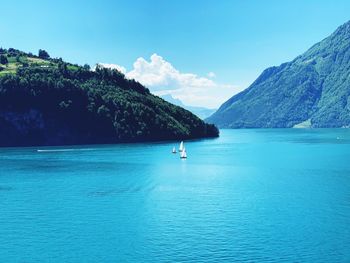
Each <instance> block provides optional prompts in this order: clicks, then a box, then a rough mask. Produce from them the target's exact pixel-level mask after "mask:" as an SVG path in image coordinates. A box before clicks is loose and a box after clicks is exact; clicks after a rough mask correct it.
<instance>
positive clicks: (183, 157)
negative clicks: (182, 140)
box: [180, 148, 187, 159]
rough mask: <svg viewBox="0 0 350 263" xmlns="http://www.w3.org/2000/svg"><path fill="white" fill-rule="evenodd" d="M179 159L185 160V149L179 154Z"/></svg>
mask: <svg viewBox="0 0 350 263" xmlns="http://www.w3.org/2000/svg"><path fill="white" fill-rule="evenodd" d="M180 157H181V159H186V158H187V153H186V149H185V148H183V151H182V152H181V156H180Z"/></svg>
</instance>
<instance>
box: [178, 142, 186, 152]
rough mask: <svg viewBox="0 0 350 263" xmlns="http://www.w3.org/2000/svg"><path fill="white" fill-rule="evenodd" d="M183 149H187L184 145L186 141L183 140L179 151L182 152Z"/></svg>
mask: <svg viewBox="0 0 350 263" xmlns="http://www.w3.org/2000/svg"><path fill="white" fill-rule="evenodd" d="M183 149H185V147H184V142H183V141H181V143H180V147H179V152H182V151H183Z"/></svg>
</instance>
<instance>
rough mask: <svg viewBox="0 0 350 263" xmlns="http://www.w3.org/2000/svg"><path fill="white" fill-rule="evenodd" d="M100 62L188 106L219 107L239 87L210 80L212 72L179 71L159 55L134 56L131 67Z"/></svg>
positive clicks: (212, 76)
mask: <svg viewBox="0 0 350 263" xmlns="http://www.w3.org/2000/svg"><path fill="white" fill-rule="evenodd" d="M99 64H101V65H102V66H106V67H109V68H116V69H118V70H119V71H121V72H123V73H124V74H125V76H126V77H127V78H129V79H135V80H137V81H139V82H140V83H141V84H143V85H145V86H146V87H147V88H149V89H150V91H151V92H152V93H154V94H156V95H165V94H170V95H172V96H173V97H174V98H177V99H180V100H181V101H182V102H183V103H184V104H186V105H189V106H203V107H209V108H215V107H219V106H220V105H221V104H222V103H223V102H224V101H226V100H227V99H229V98H230V97H231V96H232V95H234V94H235V93H237V92H239V91H240V89H239V88H238V87H236V86H233V85H225V84H219V83H216V82H214V81H213V80H212V79H209V78H214V77H215V76H216V75H215V73H213V72H209V73H208V77H209V78H206V77H200V76H198V75H196V74H193V73H182V72H180V71H179V70H177V69H176V68H175V67H174V66H173V65H172V64H171V63H169V62H168V61H166V60H165V59H164V58H163V57H161V56H159V55H157V54H153V55H152V56H151V58H150V61H147V60H145V59H144V58H142V57H140V58H138V59H137V60H136V61H135V62H134V64H133V69H132V70H131V71H127V70H126V69H125V68H124V67H122V66H119V65H115V64H105V63H99Z"/></svg>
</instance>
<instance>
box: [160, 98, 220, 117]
mask: <svg viewBox="0 0 350 263" xmlns="http://www.w3.org/2000/svg"><path fill="white" fill-rule="evenodd" d="M160 97H161V98H162V99H164V100H166V101H168V102H170V103H172V104H174V105H176V106H180V107H182V108H184V109H186V110H189V111H190V112H192V113H193V114H195V115H197V116H198V117H199V118H201V119H202V120H203V119H205V118H207V117H209V116H210V115H212V114H213V113H214V112H215V111H216V109H209V108H205V107H196V106H188V105H185V104H183V102H182V101H181V100H179V99H176V98H174V97H173V96H171V95H170V94H167V95H163V96H160Z"/></svg>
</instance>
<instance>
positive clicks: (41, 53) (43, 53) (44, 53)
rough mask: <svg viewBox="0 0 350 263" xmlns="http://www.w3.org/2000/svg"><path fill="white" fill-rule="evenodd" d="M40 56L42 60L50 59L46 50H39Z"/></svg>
mask: <svg viewBox="0 0 350 263" xmlns="http://www.w3.org/2000/svg"><path fill="white" fill-rule="evenodd" d="M38 56H39V58H42V59H49V58H50V55H49V53H47V51H46V50H44V49H39V53H38Z"/></svg>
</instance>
